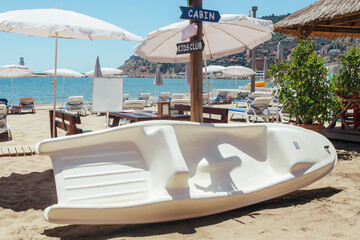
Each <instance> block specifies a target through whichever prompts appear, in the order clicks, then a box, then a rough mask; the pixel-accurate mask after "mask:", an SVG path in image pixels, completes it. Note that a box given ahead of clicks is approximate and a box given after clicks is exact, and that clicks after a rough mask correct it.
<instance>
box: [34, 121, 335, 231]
mask: <svg viewBox="0 0 360 240" xmlns="http://www.w3.org/2000/svg"><path fill="white" fill-rule="evenodd" d="M36 150H37V152H38V153H39V154H48V155H50V157H51V159H52V164H53V168H54V174H55V183H56V191H57V197H58V204H55V205H53V206H50V207H48V208H46V209H45V212H44V216H45V219H46V220H48V221H50V222H53V223H69V224H140V223H152V222H163V221H172V220H179V219H187V218H194V217H200V216H206V215H210V214H215V213H219V212H224V211H229V210H232V209H236V208H240V207H244V206H247V205H251V204H254V203H257V202H261V201H265V200H267V199H271V198H275V197H277V196H280V195H284V194H286V193H289V192H292V191H294V190H297V189H299V188H302V187H305V186H307V185H309V184H311V183H313V182H315V181H316V180H318V179H320V178H321V177H323V176H325V175H326V174H327V173H329V172H330V171H331V170H332V169H333V168H334V166H335V164H336V159H337V155H336V151H335V148H334V146H333V145H332V144H331V142H330V141H328V139H326V138H325V137H324V136H322V135H320V134H318V133H315V132H313V131H309V130H306V129H303V128H299V127H295V126H289V125H282V124H273V123H271V124H246V125H245V124H240V125H238V124H237V125H231V124H215V125H214V124H199V123H192V122H180V121H147V122H141V123H134V124H129V125H126V126H121V127H117V128H112V129H106V130H102V131H97V132H92V133H86V134H80V135H74V136H68V137H61V138H56V139H49V140H44V141H42V142H40V143H38V144H37V146H36Z"/></svg>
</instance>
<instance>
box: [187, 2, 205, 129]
mask: <svg viewBox="0 0 360 240" xmlns="http://www.w3.org/2000/svg"><path fill="white" fill-rule="evenodd" d="M188 7H192V8H202V0H188ZM193 22H196V23H197V25H198V32H197V35H196V36H194V37H191V38H190V40H191V41H193V40H201V38H202V22H201V21H199V22H198V21H193V20H190V24H191V23H193ZM190 99H191V108H190V116H191V118H190V120H191V121H192V122H203V73H202V52H194V53H190Z"/></svg>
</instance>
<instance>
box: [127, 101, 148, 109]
mask: <svg viewBox="0 0 360 240" xmlns="http://www.w3.org/2000/svg"><path fill="white" fill-rule="evenodd" d="M146 104H147V103H146V101H145V100H126V101H124V102H123V109H124V110H129V109H134V110H143V109H144V107H145V106H146Z"/></svg>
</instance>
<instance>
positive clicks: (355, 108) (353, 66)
mask: <svg viewBox="0 0 360 240" xmlns="http://www.w3.org/2000/svg"><path fill="white" fill-rule="evenodd" d="M333 81H334V86H335V90H336V92H337V93H338V95H339V96H340V97H341V100H342V106H343V107H342V109H341V111H340V112H339V113H340V114H341V116H342V121H341V125H342V128H344V127H345V125H347V126H348V127H351V126H349V125H348V124H346V123H345V122H347V123H349V124H350V125H352V128H353V130H356V129H358V126H360V119H359V117H358V116H359V113H360V112H359V108H360V94H359V93H360V49H359V48H355V47H351V48H350V49H349V50H348V51H347V52H346V53H345V55H344V56H343V57H342V58H341V59H340V70H339V72H338V74H336V75H335V76H334V77H333ZM337 116H338V114H337Z"/></svg>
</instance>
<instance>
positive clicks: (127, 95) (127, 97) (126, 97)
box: [123, 93, 130, 101]
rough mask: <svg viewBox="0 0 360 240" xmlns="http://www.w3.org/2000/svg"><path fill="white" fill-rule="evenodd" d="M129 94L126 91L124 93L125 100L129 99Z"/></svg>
mask: <svg viewBox="0 0 360 240" xmlns="http://www.w3.org/2000/svg"><path fill="white" fill-rule="evenodd" d="M129 96H130V94H128V93H124V94H123V100H124V101H125V100H129Z"/></svg>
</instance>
